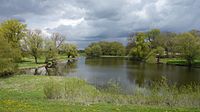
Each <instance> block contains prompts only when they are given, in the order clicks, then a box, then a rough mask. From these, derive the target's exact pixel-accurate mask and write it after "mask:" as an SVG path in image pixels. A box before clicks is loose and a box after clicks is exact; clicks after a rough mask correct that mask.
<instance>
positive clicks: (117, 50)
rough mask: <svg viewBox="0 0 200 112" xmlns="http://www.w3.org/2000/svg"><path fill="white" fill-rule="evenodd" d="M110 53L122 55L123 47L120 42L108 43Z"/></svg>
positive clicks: (123, 52)
mask: <svg viewBox="0 0 200 112" xmlns="http://www.w3.org/2000/svg"><path fill="white" fill-rule="evenodd" d="M110 55H112V56H124V55H125V47H124V46H123V44H122V43H120V42H111V43H110Z"/></svg>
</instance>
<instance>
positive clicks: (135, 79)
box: [29, 57, 200, 91]
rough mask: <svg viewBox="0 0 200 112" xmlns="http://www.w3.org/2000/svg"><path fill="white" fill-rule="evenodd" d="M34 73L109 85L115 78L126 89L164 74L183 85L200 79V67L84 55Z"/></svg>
mask: <svg viewBox="0 0 200 112" xmlns="http://www.w3.org/2000/svg"><path fill="white" fill-rule="evenodd" d="M29 71H31V72H33V73H32V74H37V75H38V74H43V75H57V76H67V77H78V78H81V79H84V80H86V81H87V82H88V83H90V84H93V85H95V86H106V85H107V83H108V82H109V81H112V82H116V83H117V84H118V85H119V86H121V87H122V89H123V91H132V90H134V89H135V88H137V87H140V88H141V87H142V88H147V87H149V86H150V85H151V83H152V82H157V81H160V80H161V78H162V77H163V76H164V77H166V78H167V81H168V83H170V84H177V85H184V84H189V83H192V82H196V83H198V82H199V81H200V69H198V68H188V67H182V66H170V65H162V64H147V63H139V62H133V61H131V60H127V59H124V58H93V59H85V58H84V57H81V58H79V59H77V60H67V61H66V62H59V63H57V64H56V66H55V67H52V68H51V67H50V68H46V69H45V67H43V68H38V69H34V70H29Z"/></svg>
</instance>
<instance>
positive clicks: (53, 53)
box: [44, 39, 58, 63]
mask: <svg viewBox="0 0 200 112" xmlns="http://www.w3.org/2000/svg"><path fill="white" fill-rule="evenodd" d="M44 50H45V63H48V62H49V61H53V60H56V57H57V56H58V50H57V49H56V46H55V44H54V42H53V41H52V40H49V39H46V40H45V49H44Z"/></svg>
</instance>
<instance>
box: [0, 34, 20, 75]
mask: <svg viewBox="0 0 200 112" xmlns="http://www.w3.org/2000/svg"><path fill="white" fill-rule="evenodd" d="M15 52H16V51H15V50H13V49H12V46H11V45H10V44H9V43H8V42H7V40H6V39H5V38H3V37H2V36H0V76H6V75H10V74H12V73H14V71H15V69H16V64H15V61H14V56H15V54H16V53H15Z"/></svg>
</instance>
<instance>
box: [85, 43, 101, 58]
mask: <svg viewBox="0 0 200 112" xmlns="http://www.w3.org/2000/svg"><path fill="white" fill-rule="evenodd" d="M85 53H86V56H88V57H99V56H101V55H102V49H101V46H100V45H98V44H91V45H90V46H88V47H87V48H86V49H85Z"/></svg>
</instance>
